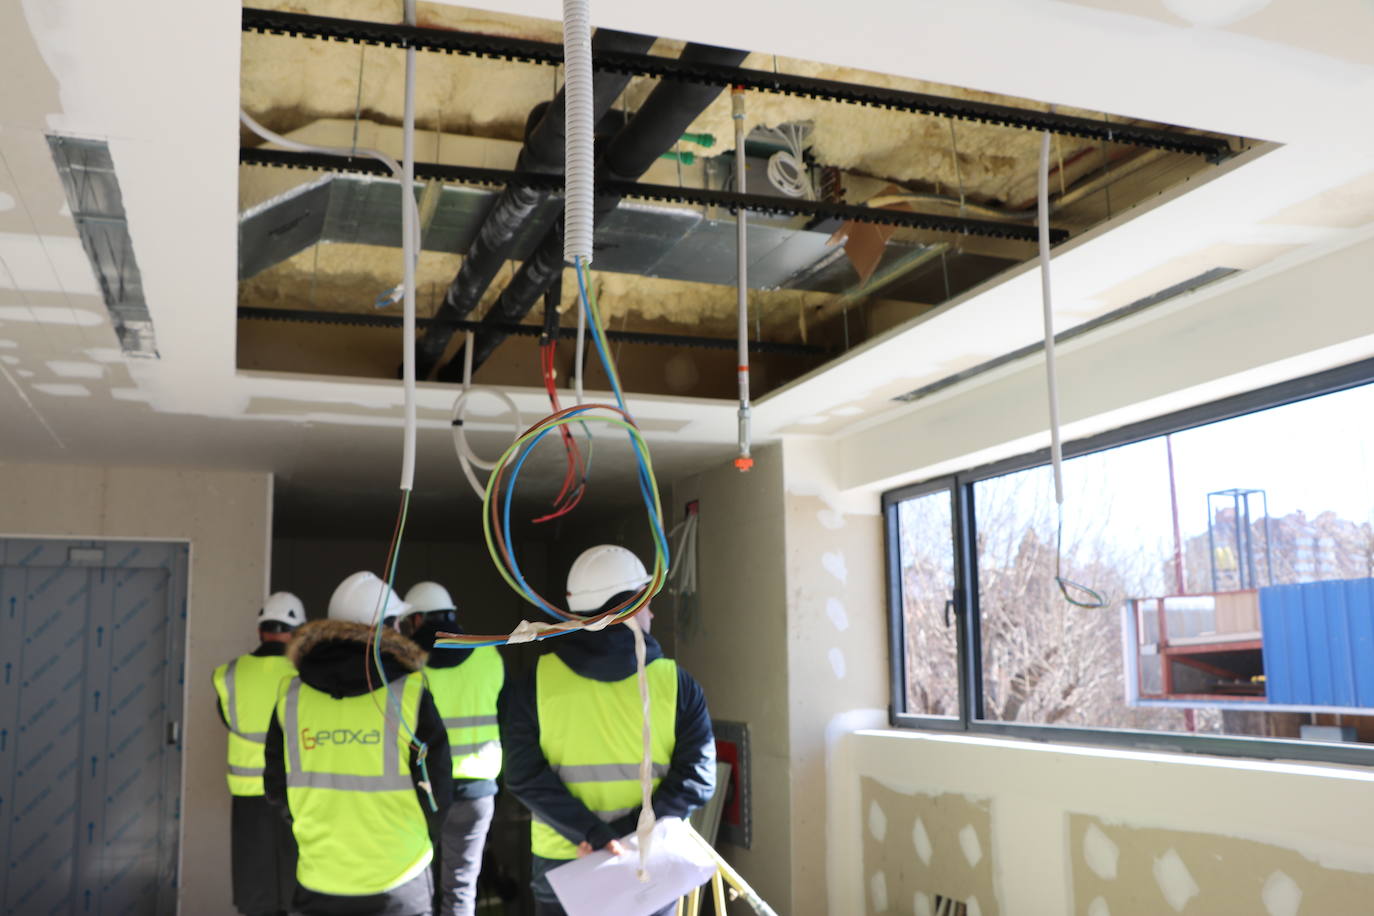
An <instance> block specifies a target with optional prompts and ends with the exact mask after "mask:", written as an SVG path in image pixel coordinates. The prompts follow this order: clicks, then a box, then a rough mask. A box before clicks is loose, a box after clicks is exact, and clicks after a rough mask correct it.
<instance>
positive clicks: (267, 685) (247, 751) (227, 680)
mask: <svg viewBox="0 0 1374 916" xmlns="http://www.w3.org/2000/svg"><path fill="white" fill-rule="evenodd" d="M295 673H296V669H295V667H294V666H293V665H292V664H291V662H290V661H289V660H288V659H287V658H286V656H284V655H264V656H258V655H242V656H239V657H238V658H236V659H234V660H232V661H230V662H228V663H227V664H223V665H220V666H219V667H218V668H216V669H215V675H214V683H215V693H217V694H218V695H219V705H220V709H221V710H223V711H224V718H225V720H226V721H227V722H228V723H229V770H228V777H229V792H230V793H231V794H233V795H262V794H263V789H262V768H263V750H264V747H265V746H266V743H267V723H268V722H269V721H271V719H272V707H273V705H274V704H275V703H276V702H277V691H278V689H279V688H280V686H281V682H282V681H283V680H285V679H286V678H289V677H291V676H292V675H294V674H295Z"/></svg>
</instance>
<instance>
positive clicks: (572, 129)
mask: <svg viewBox="0 0 1374 916" xmlns="http://www.w3.org/2000/svg"><path fill="white" fill-rule="evenodd" d="M563 61H564V64H563V66H564V70H563V80H564V81H563V92H564V98H565V99H566V100H567V132H566V133H565V135H564V137H565V140H564V143H565V146H564V155H565V161H566V163H567V164H566V166H565V168H566V171H567V179H566V188H567V190H566V192H565V197H564V204H563V206H564V210H563V259H564V260H565V261H567V262H569V263H571V264H572V265H573V266H574V268H575V269H578V268H580V266H581V265H590V264H591V262H592V236H593V233H594V232H595V228H596V227H595V215H594V214H595V207H596V188H595V176H596V148H595V138H594V135H593V131H594V128H595V126H596V125H595V124H594V123H593V116H592V115H593V112H592V22H591V8H590V4H589V3H588V0H563ZM584 311H585V310H584V309H583V308H579V309H578V322H577V352H576V354H575V357H574V358H575V359H576V362H577V382H576V389H577V403H578V404H581V403H582V354H583V346H584V340H585V335H586V316H585V314H584ZM468 350H469V352H471V347H469V348H468ZM625 622H626V624H627V625H628V626H629V627H630V629H631V630H632V631H634V639H635V669H636V675H637V677H638V678H639V695H640V700H641V705H642V713H643V736H644V753H643V757H642V758H641V760H640V765H639V781H640V795H641V807H640V812H639V823H638V825H637V831H636V832H637V833H638V834H639V876H640V880H648V871H647V869H648V861H649V845H650V842H651V839H652V836H653V829H654V804H653V778H652V766H653V756H652V751H653V745H652V738H651V734H650V725H649V722H650V715H649V680H648V678H647V677H646V676H645V672H644V666H645V662H644V658H645V655H644V652H645V649H644V632H643V631H642V630H641V629H640V627H639V621H637V620H635V619H634V618H633V617H631V618H630V619H628V620H626V621H625Z"/></svg>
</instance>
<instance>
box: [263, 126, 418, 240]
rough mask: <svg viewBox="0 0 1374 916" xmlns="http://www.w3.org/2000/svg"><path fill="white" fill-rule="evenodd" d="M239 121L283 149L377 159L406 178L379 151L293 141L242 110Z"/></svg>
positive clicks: (402, 178)
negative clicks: (269, 128) (264, 125)
mask: <svg viewBox="0 0 1374 916" xmlns="http://www.w3.org/2000/svg"><path fill="white" fill-rule="evenodd" d="M239 121H240V122H241V123H242V124H243V126H244V127H246V128H248V129H249V130H251V131H252V132H253V133H255V134H257V135H258V136H259V137H261V138H262V139H264V140H266V141H267V142H268V143H275V144H276V145H277V146H280V147H281V148H282V149H289V150H295V151H296V152H298V153H324V154H325V155H327V156H343V157H345V158H354V157H357V156H362V157H363V158H364V159H376V160H377V161H378V162H380V163H381V164H382V165H384V166H386V167H387V169H389V170H390V171H391V174H392V175H393V176H395V178H396V180H397V181H402V180H404V178H405V170H404V169H403V168H402V167H401V163H399V162H397V161H396V160H395V159H393V158H391V157H390V156H388V155H387V154H386V153H384V152H382V151H381V150H379V149H368V148H365V147H361V146H360V147H358V148H356V149H354V148H352V147H347V146H316V145H315V144H313V143H301V142H300V141H299V140H291V139H289V138H287V137H283V136H282V135H281V134H279V133H277V132H276V131H272V130H268V129H267V128H266V127H263V126H262V125H261V124H259V123H258V122H257V121H256V120H254V119H253V116H252V115H250V114H249V113H248V112H246V111H244V110H242V109H240V110H239ZM414 213H415V218H414V220H413V222H414V223H415V230H416V234H415V237H416V238H417V239H418V238H419V237H420V236H419V229H420V210H419V208H418V207H416V208H414Z"/></svg>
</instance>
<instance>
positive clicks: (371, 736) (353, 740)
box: [301, 728, 382, 751]
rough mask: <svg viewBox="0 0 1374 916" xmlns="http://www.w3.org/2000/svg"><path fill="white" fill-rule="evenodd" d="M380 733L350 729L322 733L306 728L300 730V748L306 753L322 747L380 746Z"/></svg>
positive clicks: (326, 730) (374, 730)
mask: <svg viewBox="0 0 1374 916" xmlns="http://www.w3.org/2000/svg"><path fill="white" fill-rule="evenodd" d="M381 743H382V733H381V732H379V731H377V730H376V729H375V728H374V729H372V730H371V731H354V730H353V729H351V728H336V729H332V730H330V729H325V730H324V731H318V732H316V731H311V730H310V729H308V728H303V729H301V747H303V748H305V749H306V750H307V751H309V750H314V749H315V748H316V747H318V746H320V745H322V744H324V745H331V744H332V745H335V746H340V745H344V744H381Z"/></svg>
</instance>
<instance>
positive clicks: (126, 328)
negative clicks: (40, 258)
mask: <svg viewBox="0 0 1374 916" xmlns="http://www.w3.org/2000/svg"><path fill="white" fill-rule="evenodd" d="M48 147H49V148H50V149H51V150H52V157H53V162H55V163H56V165H57V173H58V174H59V175H60V176H61V177H62V187H63V188H64V189H66V192H67V204H68V205H69V206H70V208H71V211H72V219H74V220H76V229H77V232H78V234H80V236H81V244H82V246H83V247H84V248H85V249H86V257H88V258H89V259H90V261H91V269H92V270H94V271H95V276H96V279H97V280H98V281H99V282H100V292H101V295H102V296H103V297H104V299H105V308H106V309H108V310H109V312H110V320H111V321H112V322H113V323H114V329H115V334H116V335H117V336H118V337H119V345H120V347H121V348H123V350H124V352H125V354H127V355H129V356H138V357H143V358H146V359H157V358H158V353H157V340H156V338H155V337H154V336H153V320H152V316H151V315H150V314H149V313H148V303H147V301H146V300H144V298H143V277H142V276H141V275H140V274H139V272H138V261H137V259H136V258H135V257H134V243H133V239H132V238H130V236H129V225H128V222H127V220H126V219H125V216H124V198H123V197H122V196H121V194H120V192H119V179H117V178H116V177H115V172H114V162H113V160H111V158H110V147H109V144H107V143H105V142H104V141H101V140H85V139H81V138H77V137H60V136H56V135H49V136H48Z"/></svg>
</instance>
